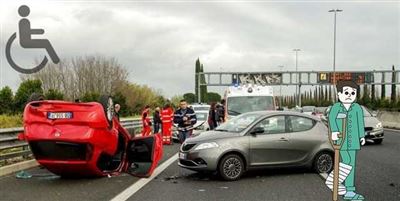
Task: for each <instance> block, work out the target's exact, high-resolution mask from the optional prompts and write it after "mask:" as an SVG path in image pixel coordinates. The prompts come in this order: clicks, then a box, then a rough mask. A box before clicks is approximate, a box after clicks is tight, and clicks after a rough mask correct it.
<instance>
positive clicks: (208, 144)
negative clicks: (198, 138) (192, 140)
mask: <svg viewBox="0 0 400 201" xmlns="http://www.w3.org/2000/svg"><path fill="white" fill-rule="evenodd" d="M215 147H218V144H217V143H215V142H206V143H202V144H199V145H198V146H197V147H196V148H195V149H194V150H202V149H211V148H215Z"/></svg>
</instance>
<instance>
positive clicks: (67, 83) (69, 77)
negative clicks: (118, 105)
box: [21, 55, 128, 100]
mask: <svg viewBox="0 0 400 201" xmlns="http://www.w3.org/2000/svg"><path fill="white" fill-rule="evenodd" d="M127 76H128V71H127V70H126V69H125V68H124V67H123V66H122V65H121V64H119V63H118V61H117V60H116V59H115V58H107V57H103V56H99V55H96V56H85V57H75V58H72V59H63V60H62V61H61V62H60V63H59V64H52V63H49V64H47V66H46V67H45V68H44V69H42V70H41V71H39V72H37V73H34V74H31V75H26V76H22V77H21V79H22V80H23V81H24V80H27V79H38V80H41V81H42V87H43V90H44V91H45V92H47V91H48V90H49V89H58V90H59V91H60V92H61V93H63V94H64V96H65V98H66V99H69V100H74V99H75V98H77V97H82V96H84V95H85V94H87V93H88V92H97V93H99V94H111V93H112V92H114V91H115V89H116V87H117V85H118V84H119V83H120V82H123V81H126V79H127Z"/></svg>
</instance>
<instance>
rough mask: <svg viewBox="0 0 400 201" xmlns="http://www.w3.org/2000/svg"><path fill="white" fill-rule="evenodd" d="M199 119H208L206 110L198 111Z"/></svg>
mask: <svg viewBox="0 0 400 201" xmlns="http://www.w3.org/2000/svg"><path fill="white" fill-rule="evenodd" d="M196 118H197V121H205V120H207V113H205V112H196Z"/></svg>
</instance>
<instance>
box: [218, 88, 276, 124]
mask: <svg viewBox="0 0 400 201" xmlns="http://www.w3.org/2000/svg"><path fill="white" fill-rule="evenodd" d="M224 98H225V120H228V119H229V118H230V117H232V116H237V115H240V114H243V113H246V112H254V111H263V110H276V108H277V107H276V104H275V103H276V102H275V98H274V94H273V89H272V87H271V86H260V85H252V84H245V85H239V86H230V87H228V89H227V90H226V91H225V95H224Z"/></svg>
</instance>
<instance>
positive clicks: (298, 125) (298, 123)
mask: <svg viewBox="0 0 400 201" xmlns="http://www.w3.org/2000/svg"><path fill="white" fill-rule="evenodd" d="M314 124H315V121H314V120H312V119H309V118H305V117H299V116H289V125H290V126H289V130H290V131H291V132H301V131H306V130H309V129H311V128H312V127H314Z"/></svg>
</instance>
